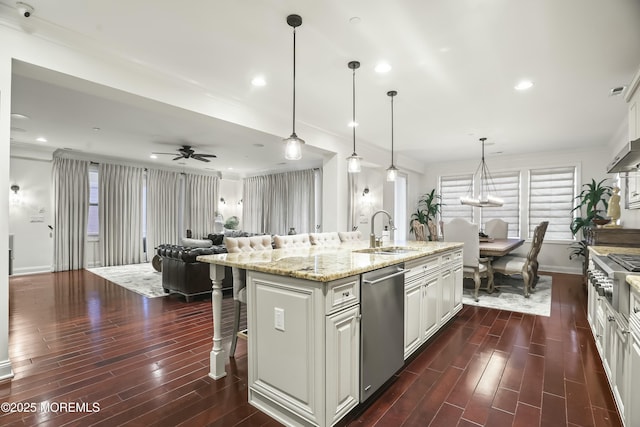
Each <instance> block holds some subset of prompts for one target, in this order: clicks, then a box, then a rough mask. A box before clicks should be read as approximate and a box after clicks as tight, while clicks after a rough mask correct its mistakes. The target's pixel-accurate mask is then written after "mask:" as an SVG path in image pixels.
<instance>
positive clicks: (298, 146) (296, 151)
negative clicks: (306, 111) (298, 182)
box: [282, 15, 304, 160]
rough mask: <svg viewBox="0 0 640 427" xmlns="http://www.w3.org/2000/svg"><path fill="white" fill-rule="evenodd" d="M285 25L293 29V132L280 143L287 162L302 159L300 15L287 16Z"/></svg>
mask: <svg viewBox="0 0 640 427" xmlns="http://www.w3.org/2000/svg"><path fill="white" fill-rule="evenodd" d="M287 24H289V26H290V27H292V28H293V131H292V132H291V136H290V137H289V138H285V139H283V140H282V141H283V142H284V144H285V147H284V158H285V159H287V160H300V159H301V158H302V144H304V140H303V139H302V138H298V135H296V27H299V26H300V25H302V18H301V17H300V15H289V16H287Z"/></svg>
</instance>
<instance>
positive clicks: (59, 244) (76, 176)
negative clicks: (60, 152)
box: [52, 157, 89, 271]
mask: <svg viewBox="0 0 640 427" xmlns="http://www.w3.org/2000/svg"><path fill="white" fill-rule="evenodd" d="M52 171H53V202H54V229H53V234H54V238H53V271H65V270H78V269H81V268H84V267H85V264H86V259H85V243H86V238H87V220H88V215H89V162H88V161H85V160H75V159H65V158H60V157H54V159H53V168H52Z"/></svg>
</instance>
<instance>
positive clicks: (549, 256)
mask: <svg viewBox="0 0 640 427" xmlns="http://www.w3.org/2000/svg"><path fill="white" fill-rule="evenodd" d="M609 151H610V150H609V149H608V148H607V147H605V146H604V145H603V148H602V149H597V150H585V151H559V152H546V153H534V154H530V155H527V156H506V155H505V156H501V155H487V156H486V162H487V166H488V167H489V171H490V172H491V173H497V172H501V171H511V170H521V169H526V168H540V167H553V166H570V165H576V166H577V167H578V170H579V174H580V177H581V182H580V183H579V185H582V184H583V183H585V182H590V181H591V179H592V178H593V179H595V180H596V182H597V181H600V180H601V179H604V178H611V177H612V175H609V174H607V173H606V165H607V163H608V161H609V158H610V154H609ZM479 162H480V159H479V158H478V159H476V160H468V161H461V162H447V163H438V164H432V165H429V166H428V167H427V169H426V171H427V172H426V174H425V177H424V181H423V183H424V186H425V187H426V188H428V189H431V188H437V184H438V176H441V175H454V174H462V173H473V172H474V171H475V170H476V168H477V166H478V163H479ZM569 214H570V213H569V212H567V215H569ZM569 244H570V242H564V241H549V240H545V241H544V243H543V247H542V250H541V251H540V255H539V256H538V261H539V262H540V269H542V270H546V271H555V272H565V273H576V274H579V273H580V272H581V264H580V262H579V261H577V260H573V261H571V260H569V253H570V251H569V249H568V246H569ZM529 248H530V242H529V241H527V242H525V244H524V245H523V246H522V247H521V248H520V249H518V250H517V251H516V252H515V253H516V254H520V255H526V253H527V252H528V251H529Z"/></svg>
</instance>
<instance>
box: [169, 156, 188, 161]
mask: <svg viewBox="0 0 640 427" xmlns="http://www.w3.org/2000/svg"><path fill="white" fill-rule="evenodd" d="M184 158H185V157H184V156H178V157H174V158H173V159H171V160H180V159H184Z"/></svg>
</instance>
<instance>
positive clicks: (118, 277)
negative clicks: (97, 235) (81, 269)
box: [87, 262, 168, 298]
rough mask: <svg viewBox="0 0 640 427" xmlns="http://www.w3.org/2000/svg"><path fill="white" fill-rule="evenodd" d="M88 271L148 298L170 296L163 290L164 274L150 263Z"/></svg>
mask: <svg viewBox="0 0 640 427" xmlns="http://www.w3.org/2000/svg"><path fill="white" fill-rule="evenodd" d="M87 270H88V271H90V272H92V273H93V274H97V275H98V276H100V277H104V278H105V279H107V280H108V281H110V282H113V283H115V284H116V285H118V286H122V287H123V288H127V289H129V290H130V291H133V292H135V293H137V294H140V295H144V296H145V297H147V298H156V297H163V296H165V295H168V294H166V293H165V292H164V290H163V289H162V273H161V272H158V271H156V270H155V269H154V268H153V266H152V265H151V263H150V262H145V263H142V264H130V265H118V266H114V267H97V268H87Z"/></svg>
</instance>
